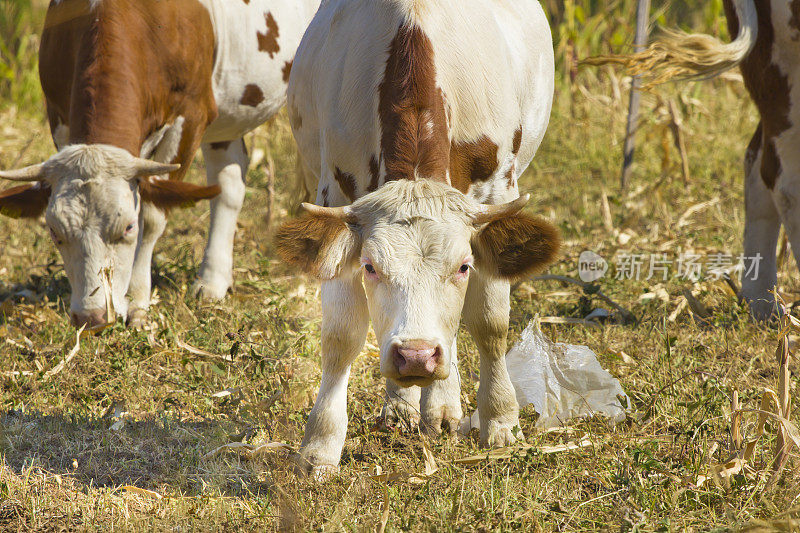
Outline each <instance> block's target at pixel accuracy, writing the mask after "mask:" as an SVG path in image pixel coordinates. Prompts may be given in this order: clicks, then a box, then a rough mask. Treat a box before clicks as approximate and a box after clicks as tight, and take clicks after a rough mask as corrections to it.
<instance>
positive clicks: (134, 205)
mask: <svg viewBox="0 0 800 533" xmlns="http://www.w3.org/2000/svg"><path fill="white" fill-rule="evenodd" d="M318 4H319V0H303V1H291V2H287V1H285V0H239V1H233V0H170V1H166V2H165V1H159V0H53V1H51V3H50V6H49V8H48V12H47V18H46V20H45V29H44V32H43V34H42V40H41V47H40V52H39V63H40V68H39V70H40V77H41V82H42V89H43V91H44V95H45V99H46V103H47V116H48V119H49V122H50V128H51V132H52V135H53V141H54V143H55V145H56V148H57V149H58V150H59V152H58V153H57V154H56V155H54V156H53V157H51V158H50V159H49V160H48V161H46V162H45V163H43V164H39V165H34V166H31V167H28V168H25V169H21V170H17V171H9V172H1V173H0V178H5V179H10V180H14V181H32V182H36V183H35V184H33V185H23V186H20V187H14V188H12V189H9V190H5V191H0V212H3V213H5V214H10V215H12V216H25V217H36V216H38V215H39V214H41V213H42V212H43V211H45V210H46V221H47V224H48V226H49V229H50V234H51V236H52V238H53V241H54V242H55V244H56V246H57V248H58V249H59V252H60V253H61V256H62V258H63V260H64V268H65V271H66V273H67V277H68V278H69V281H70V285H71V288H72V296H71V304H70V310H71V315H72V319H73V322H74V323H75V324H76V325H81V324H88V325H89V326H95V325H100V324H103V323H105V322H106V321H107V320H108V319H110V318H111V317H107V316H106V295H105V292H106V291H104V290H103V289H102V287H103V283H102V279H101V276H102V275H103V271H107V269H110V270H111V280H110V281H111V293H112V294H111V297H112V301H113V305H114V309H115V310H116V311H117V312H119V313H120V314H122V315H123V316H126V315H127V318H128V321H129V323H133V324H140V323H141V322H142V321H144V320H145V319H146V314H147V309H148V308H149V306H150V296H151V279H150V264H151V260H152V254H153V248H154V246H155V243H156V241H157V239H158V238H159V237H160V236H161V234H162V233H163V231H164V228H165V226H166V213H167V211H168V210H169V209H170V208H172V207H177V206H181V205H185V204H187V203H191V202H193V201H197V200H199V199H209V198H213V200H212V202H211V220H210V230H209V237H208V244H207V246H206V250H205V254H204V257H203V262H202V265H201V266H200V270H199V275H198V278H199V279H198V280H197V283H196V287H195V290H196V291H197V292H198V293H199V294H200V295H201V296H203V297H207V298H211V299H219V298H222V297H224V295H225V294H226V292H227V290H228V289H229V288H230V286H231V283H232V273H233V272H232V269H233V260H232V251H233V239H234V234H235V231H236V219H237V217H238V214H239V210H240V209H241V206H242V202H243V200H244V194H245V184H244V179H245V176H246V172H247V166H248V163H249V160H248V156H247V152H246V150H245V145H244V141H243V139H242V136H243V135H244V134H245V133H247V132H248V131H250V130H252V129H254V128H255V127H257V126H259V125H260V124H262V123H263V122H264V121H265V120H267V119H268V118H270V117H271V116H272V115H274V114H275V113H276V112H277V111H278V110H279V108H280V107H281V106H282V105H283V103H284V101H285V94H286V83H287V81H288V78H289V72H290V70H291V65H292V59H293V57H294V52H295V50H296V48H297V45H298V44H299V42H300V39H301V37H302V34H303V31H304V30H305V27H306V26H307V25H308V22H309V21H310V20H311V18H312V16H313V14H314V12H315V10H316V8H317V6H318ZM198 147H201V148H202V150H203V155H204V158H205V164H206V175H207V181H208V184H209V186H208V187H199V186H196V185H191V184H189V183H184V182H182V181H181V180H182V179H183V177H184V176H185V175H186V172H187V170H188V169H189V164H190V163H191V161H192V159H193V158H194V155H195V152H196V151H197V148H198ZM173 163H174V164H173ZM166 173H169V179H168V180H167V179H159V178H157V177H156V176H157V175H162V174H166ZM160 177H161V178H163V177H165V176H160ZM126 296H127V297H126Z"/></svg>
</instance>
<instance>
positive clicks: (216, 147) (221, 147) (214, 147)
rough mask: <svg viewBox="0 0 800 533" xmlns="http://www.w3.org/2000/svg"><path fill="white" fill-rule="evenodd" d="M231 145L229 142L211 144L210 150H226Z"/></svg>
mask: <svg viewBox="0 0 800 533" xmlns="http://www.w3.org/2000/svg"><path fill="white" fill-rule="evenodd" d="M230 145H231V141H219V142H215V143H211V149H212V150H227V149H228V146H230Z"/></svg>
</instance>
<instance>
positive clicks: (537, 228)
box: [472, 213, 561, 279]
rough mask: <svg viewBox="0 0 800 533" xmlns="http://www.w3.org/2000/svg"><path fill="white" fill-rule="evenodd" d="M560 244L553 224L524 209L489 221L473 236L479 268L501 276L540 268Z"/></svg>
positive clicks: (546, 263) (513, 275)
mask: <svg viewBox="0 0 800 533" xmlns="http://www.w3.org/2000/svg"><path fill="white" fill-rule="evenodd" d="M560 246H561V237H560V236H559V233H558V229H556V228H555V226H553V225H552V224H550V223H549V222H547V221H546V220H543V219H541V218H538V217H532V216H529V215H525V214H523V213H517V214H514V215H511V216H506V217H503V218H499V219H497V220H493V221H492V222H489V223H488V224H486V225H485V226H484V227H483V228H481V229H480V230H479V231H478V233H477V234H476V235H475V237H473V239H472V251H473V253H474V254H475V262H476V264H477V266H478V268H479V269H480V270H482V271H484V272H486V273H487V274H489V275H490V276H495V277H499V278H504V279H519V278H522V277H524V276H525V275H527V274H530V273H533V272H536V271H538V270H542V269H543V268H544V267H546V266H547V265H548V264H550V263H552V262H553V260H554V259H555V258H556V255H557V254H558V250H559V247H560Z"/></svg>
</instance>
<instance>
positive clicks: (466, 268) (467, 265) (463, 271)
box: [458, 263, 469, 274]
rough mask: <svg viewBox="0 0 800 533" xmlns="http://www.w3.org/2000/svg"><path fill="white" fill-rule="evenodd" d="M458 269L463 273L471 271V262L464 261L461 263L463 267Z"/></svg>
mask: <svg viewBox="0 0 800 533" xmlns="http://www.w3.org/2000/svg"><path fill="white" fill-rule="evenodd" d="M458 271H459V272H460V273H461V274H466V273H467V272H469V264H468V263H464V264H463V265H461V268H459V269H458Z"/></svg>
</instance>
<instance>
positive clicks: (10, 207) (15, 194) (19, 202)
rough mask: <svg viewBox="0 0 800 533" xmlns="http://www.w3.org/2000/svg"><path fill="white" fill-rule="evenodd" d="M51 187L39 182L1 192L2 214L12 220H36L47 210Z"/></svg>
mask: <svg viewBox="0 0 800 533" xmlns="http://www.w3.org/2000/svg"><path fill="white" fill-rule="evenodd" d="M49 201H50V186H49V185H47V184H45V183H43V182H41V181H40V182H37V183H32V184H26V185H19V186H17V187H11V188H10V189H6V190H4V191H0V214H3V215H6V216H8V217H11V218H36V217H38V216H39V215H41V214H42V213H43V212H44V210H45V209H46V208H47V202H49Z"/></svg>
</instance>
